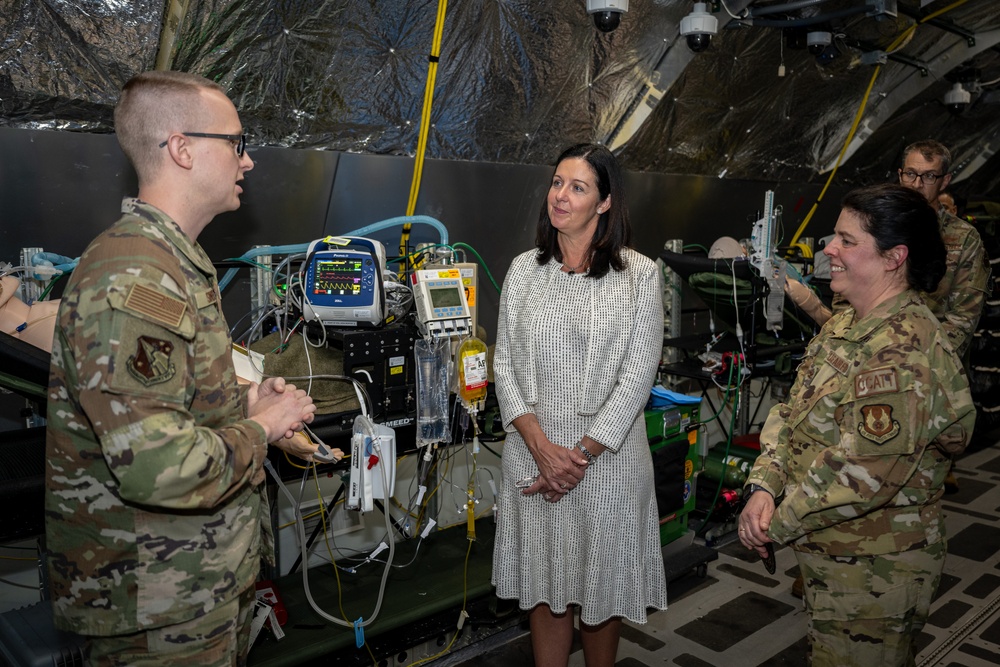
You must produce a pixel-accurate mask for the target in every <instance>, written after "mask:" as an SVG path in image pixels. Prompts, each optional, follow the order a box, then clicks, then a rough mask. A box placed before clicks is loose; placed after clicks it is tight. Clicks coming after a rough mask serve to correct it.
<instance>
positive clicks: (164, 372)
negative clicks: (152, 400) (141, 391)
mask: <svg viewBox="0 0 1000 667" xmlns="http://www.w3.org/2000/svg"><path fill="white" fill-rule="evenodd" d="M173 351H174V345H173V343H171V342H169V341H165V340H159V339H158V338H150V337H149V336H139V339H138V340H137V341H136V349H135V354H133V355H132V356H130V357H129V358H128V362H127V363H126V364H125V367H126V368H128V372H129V374H130V375H131V376H132V377H134V378H135V379H136V380H138V381H139V382H140V383H142V385H143V386H144V387H149V386H151V385H154V384H159V383H161V382H166V381H167V380H169V379H170V378H172V377H173V376H174V374H175V373H176V372H177V369H176V367H175V366H174V365H173V364H172V363H170V353H171V352H173Z"/></svg>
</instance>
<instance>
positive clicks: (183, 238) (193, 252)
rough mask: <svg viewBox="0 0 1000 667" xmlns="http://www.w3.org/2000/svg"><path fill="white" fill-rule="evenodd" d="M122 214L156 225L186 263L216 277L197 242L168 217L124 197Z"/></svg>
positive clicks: (158, 210)
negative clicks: (184, 258)
mask: <svg viewBox="0 0 1000 667" xmlns="http://www.w3.org/2000/svg"><path fill="white" fill-rule="evenodd" d="M122 213H125V214H127V215H134V216H136V217H138V218H142V219H143V220H146V221H148V222H151V223H153V224H155V225H157V226H158V227H159V228H160V230H161V231H162V232H163V235H164V236H165V237H166V238H167V239H168V240H169V241H170V242H171V243H172V244H173V245H174V247H176V248H177V250H178V251H180V253H181V254H182V255H184V256H185V257H186V258H187V259H188V261H190V262H191V263H192V264H194V265H195V266H196V267H198V268H199V269H200V270H201V271H202V273H204V274H206V275H210V276H214V275H216V273H215V267H214V266H212V260H211V259H209V258H208V255H207V254H205V250H204V249H203V248H202V247H201V245H200V244H199V243H198V242H197V241H192V240H191V238H190V237H189V236H188V235H187V234H185V233H184V230H182V229H181V228H180V225H178V224H177V223H176V222H174V219H173V218H171V217H170V216H169V215H167V214H166V213H164V212H163V211H161V210H160V209H158V208H156V207H155V206H153V205H152V204H148V203H146V202H144V201H142V200H141V199H137V198H135V197H125V198H124V199H122Z"/></svg>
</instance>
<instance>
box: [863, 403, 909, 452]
mask: <svg viewBox="0 0 1000 667" xmlns="http://www.w3.org/2000/svg"><path fill="white" fill-rule="evenodd" d="M861 415H862V417H863V419H862V420H861V423H860V424H858V433H860V434H861V437H863V438H866V439H868V440H871V441H872V442H874V443H877V444H879V445H881V444H882V443H884V442H886V441H887V440H891V439H892V438H895V437H896V435H897V434H898V433H899V422H898V421H895V420H894V419H893V418H892V406H891V405H866V406H864V407H862V408H861Z"/></svg>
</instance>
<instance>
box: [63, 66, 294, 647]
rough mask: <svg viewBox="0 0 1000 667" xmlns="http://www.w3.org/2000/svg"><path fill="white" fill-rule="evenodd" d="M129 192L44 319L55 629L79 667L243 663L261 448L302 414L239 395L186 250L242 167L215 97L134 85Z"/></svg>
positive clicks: (283, 397)
mask: <svg viewBox="0 0 1000 667" xmlns="http://www.w3.org/2000/svg"><path fill="white" fill-rule="evenodd" d="M115 125H116V131H117V134H118V138H119V141H120V143H121V145H122V149H123V150H124V152H125V154H126V155H127V156H128V158H129V160H130V161H131V162H132V164H133V166H134V167H135V169H136V173H137V175H138V177H139V196H138V198H136V199H126V200H125V201H124V202H123V205H122V212H123V216H122V218H121V219H120V220H119V221H118V222H117V223H115V224H114V225H113V226H112V227H111V228H109V229H108V230H106V231H105V232H104V233H102V234H101V235H100V236H98V237H97V238H96V239H95V240H94V242H93V243H91V245H90V246H89V247H88V248H87V250H86V251H85V252H84V254H83V255H82V257H81V258H80V262H79V266H78V267H77V268H76V270H75V271H74V272H73V274H72V276H71V278H70V282H69V284H68V285H67V287H66V291H65V295H64V297H63V299H62V302H61V304H60V309H59V318H58V324H57V327H56V332H55V340H54V344H53V350H52V371H51V378H50V386H49V407H48V430H47V442H46V499H45V511H46V538H47V546H48V549H49V577H50V582H51V593H52V605H53V611H54V616H55V622H56V626H57V627H58V628H60V629H63V630H71V631H74V632H77V633H80V634H83V635H85V636H86V637H87V638H88V647H89V660H90V661H91V664H95V665H125V664H128V665H193V664H197V665H219V666H221V665H233V664H237V663H238V662H241V661H243V660H245V656H246V653H247V649H248V646H247V644H248V641H247V640H248V636H247V632H246V630H247V628H248V620H249V618H250V614H249V611H250V610H251V609H252V607H253V603H254V582H255V580H256V577H257V574H258V570H259V565H260V560H259V559H260V558H261V556H269V555H270V543H271V540H270V536H269V535H266V531H265V528H266V527H267V526H269V519H268V516H267V503H266V498H265V497H264V485H263V484H262V483H261V482H262V481H263V478H264V471H263V463H264V460H265V456H266V453H267V445H268V443H269V442H274V441H277V440H278V439H280V438H283V437H286V436H287V437H291V436H292V435H293V432H294V431H296V430H298V429H301V428H302V426H303V424H304V423H307V422H309V421H311V420H312V413H313V411H314V407H313V405H312V400H311V399H310V398H309V397H308V396H307V395H306V394H305V392H304V391H302V390H297V389H296V388H295V387H294V386H292V385H286V384H285V383H284V381H283V380H281V379H269V380H267V381H265V382H264V383H263V384H262V385H260V386H257V385H250V386H249V387H247V386H240V385H238V384H237V378H236V375H235V372H234V369H233V364H232V358H231V341H230V338H229V333H228V329H229V328H228V326H227V325H226V321H225V318H224V316H223V313H222V308H221V303H220V294H219V289H218V283H217V281H216V273H215V269H214V268H213V266H212V263H211V261H210V260H209V258H208V256H207V255H206V254H205V252H204V250H202V248H201V246H200V245H198V243H197V240H196V239H197V237H198V235H199V233H200V232H201V231H202V230H203V229H204V228H205V226H207V225H208V224H209V223H210V222H211V221H212V219H213V218H214V217H215V216H216V215H217V214H218V213H221V212H223V211H229V210H235V209H236V208H238V207H239V205H240V200H239V194H240V193H241V192H242V189H241V187H240V185H239V182H240V181H242V180H243V176H244V174H245V172H247V171H249V170H250V169H252V168H253V161H252V160H251V159H250V156H249V155H247V154H246V153H245V152H244V150H243V147H244V145H245V142H244V140H243V138H242V136H241V134H242V128H241V125H240V121H239V116H238V115H237V113H236V108H235V107H234V106H233V104H232V102H230V101H229V99H228V98H227V97H226V95H225V93H224V91H223V90H222V89H221V88H220V87H219V86H217V85H216V84H214V83H212V82H210V81H208V80H206V79H203V78H202V77H198V76H194V75H189V74H181V73H177V72H149V73H145V74H140V75H139V76H137V77H135V78H133V79H132V80H131V81H129V82H128V84H126V86H125V88H124V89H123V91H122V96H121V99H120V101H119V103H118V106H117V107H116V109H115Z"/></svg>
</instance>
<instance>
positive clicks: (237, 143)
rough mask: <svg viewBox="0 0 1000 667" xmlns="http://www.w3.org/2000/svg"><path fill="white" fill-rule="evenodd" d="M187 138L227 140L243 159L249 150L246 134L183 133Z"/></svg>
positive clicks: (165, 143)
mask: <svg viewBox="0 0 1000 667" xmlns="http://www.w3.org/2000/svg"><path fill="white" fill-rule="evenodd" d="M181 134H183V135H184V136H185V137H202V138H204V139H225V140H226V141H229V142H231V143H232V144H233V147H234V148H235V149H236V157H243V153H244V152H245V151H246V149H247V135H245V134H210V133H207V132H181ZM167 141H170V140H169V139H167V140H166V141H164V142H163V143H161V144H160V148H163V147H164V146H166V145H167Z"/></svg>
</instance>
